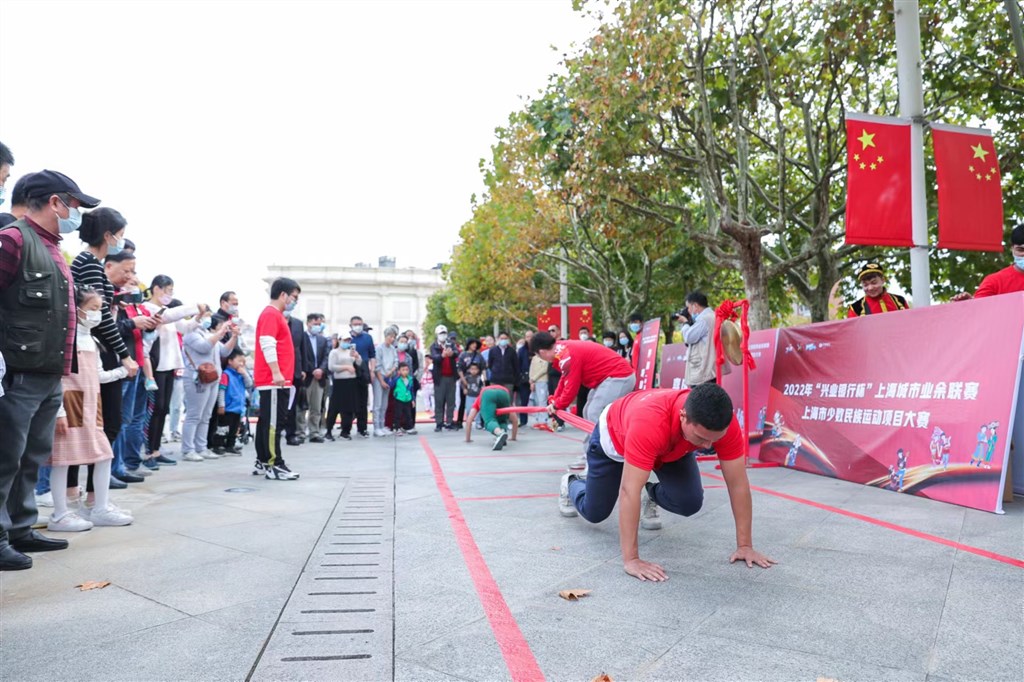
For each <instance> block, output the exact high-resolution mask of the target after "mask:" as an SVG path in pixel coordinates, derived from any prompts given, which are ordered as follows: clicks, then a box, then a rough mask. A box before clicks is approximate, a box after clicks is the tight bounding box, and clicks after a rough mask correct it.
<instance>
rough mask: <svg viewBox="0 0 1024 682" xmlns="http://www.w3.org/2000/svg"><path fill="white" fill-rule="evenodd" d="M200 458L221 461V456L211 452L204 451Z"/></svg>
mask: <svg viewBox="0 0 1024 682" xmlns="http://www.w3.org/2000/svg"><path fill="white" fill-rule="evenodd" d="M199 456H200V457H202V458H203V459H220V455H218V454H217V453H216V452H211V451H209V450H203V451H202V452H200V453H199Z"/></svg>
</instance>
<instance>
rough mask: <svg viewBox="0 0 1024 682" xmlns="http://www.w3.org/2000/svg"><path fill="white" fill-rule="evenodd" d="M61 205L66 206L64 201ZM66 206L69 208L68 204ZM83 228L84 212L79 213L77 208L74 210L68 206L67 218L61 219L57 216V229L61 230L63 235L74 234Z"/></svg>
mask: <svg viewBox="0 0 1024 682" xmlns="http://www.w3.org/2000/svg"><path fill="white" fill-rule="evenodd" d="M61 203H62V204H64V202H63V201H61ZM64 205H65V206H68V205H67V204H64ZM81 226H82V212H81V211H79V210H78V209H77V208H72V207H70V206H68V217H67V218H61V217H60V216H59V215H58V216H57V229H58V230H60V233H61V234H68V233H69V232H74V231H75V230H77V229H78V228H80V227H81Z"/></svg>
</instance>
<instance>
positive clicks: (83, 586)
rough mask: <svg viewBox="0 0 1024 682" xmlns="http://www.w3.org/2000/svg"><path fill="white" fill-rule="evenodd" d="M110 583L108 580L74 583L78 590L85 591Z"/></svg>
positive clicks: (97, 588) (101, 587) (100, 587)
mask: <svg viewBox="0 0 1024 682" xmlns="http://www.w3.org/2000/svg"><path fill="white" fill-rule="evenodd" d="M109 584H110V581H109V580H86V581H85V582H84V583H81V584H79V585H75V587H77V588H78V589H79V590H81V591H82V592H85V591H86V590H99V589H103V588H104V587H106V586H107V585H109Z"/></svg>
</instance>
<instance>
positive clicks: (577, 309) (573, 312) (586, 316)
mask: <svg viewBox="0 0 1024 682" xmlns="http://www.w3.org/2000/svg"><path fill="white" fill-rule="evenodd" d="M580 327H586V328H587V329H589V330H590V335H591V336H593V335H594V313H593V310H592V308H591V307H590V306H589V305H583V304H579V303H576V304H573V305H570V306H569V328H568V329H566V330H565V331H564V333H565V338H567V339H575V338H576V337H577V336H579V334H580Z"/></svg>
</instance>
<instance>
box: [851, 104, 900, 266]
mask: <svg viewBox="0 0 1024 682" xmlns="http://www.w3.org/2000/svg"><path fill="white" fill-rule="evenodd" d="M846 153H847V161H848V163H847V181H846V243H847V244H868V245H873V246H912V245H913V241H912V238H911V233H912V224H911V223H912V218H911V210H910V121H909V120H905V119H899V118H883V117H881V116H868V115H866V114H854V113H850V112H847V114H846Z"/></svg>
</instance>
